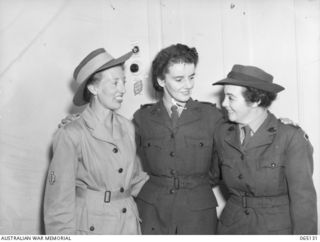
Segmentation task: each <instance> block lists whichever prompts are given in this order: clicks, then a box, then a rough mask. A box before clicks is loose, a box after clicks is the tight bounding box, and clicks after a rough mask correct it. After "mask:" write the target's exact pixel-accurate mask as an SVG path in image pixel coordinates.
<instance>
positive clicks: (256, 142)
mask: <svg viewBox="0 0 320 242" xmlns="http://www.w3.org/2000/svg"><path fill="white" fill-rule="evenodd" d="M277 127H278V120H277V119H276V117H275V116H274V115H273V114H271V113H268V117H267V118H266V120H265V121H264V122H263V123H262V125H261V126H260V128H259V129H258V130H257V131H256V133H255V134H254V135H253V136H252V137H251V139H250V141H249V143H248V144H247V146H246V149H247V150H249V149H252V148H255V147H259V146H264V145H269V144H271V143H272V142H273V139H274V137H275V134H276V132H277Z"/></svg>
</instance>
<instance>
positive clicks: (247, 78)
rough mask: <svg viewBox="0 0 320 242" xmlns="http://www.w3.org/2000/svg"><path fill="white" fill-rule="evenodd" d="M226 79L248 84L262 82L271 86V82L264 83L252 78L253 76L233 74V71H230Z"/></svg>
mask: <svg viewBox="0 0 320 242" xmlns="http://www.w3.org/2000/svg"><path fill="white" fill-rule="evenodd" d="M228 78H232V79H236V80H240V81H248V82H253V83H256V82H257V81H259V82H264V83H269V84H271V83H272V81H271V82H269V81H266V80H262V79H260V78H258V77H253V76H249V75H246V74H243V73H240V72H235V71H231V72H229V74H228Z"/></svg>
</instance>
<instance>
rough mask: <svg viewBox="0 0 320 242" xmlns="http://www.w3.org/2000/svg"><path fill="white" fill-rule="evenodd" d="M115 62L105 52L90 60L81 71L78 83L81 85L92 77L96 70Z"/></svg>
mask: <svg viewBox="0 0 320 242" xmlns="http://www.w3.org/2000/svg"><path fill="white" fill-rule="evenodd" d="M111 60H113V58H111V57H110V56H109V55H108V54H107V53H105V52H103V53H101V54H99V55H97V56H96V57H94V58H93V59H92V60H90V61H89V62H88V63H87V64H86V65H85V66H84V67H82V69H81V70H80V71H79V73H78V76H77V82H78V83H79V84H81V83H82V82H83V81H84V80H86V79H87V78H88V77H89V76H91V75H92V74H93V73H94V72H95V71H96V70H98V69H99V68H100V67H101V66H102V65H104V64H106V63H108V62H110V61H111Z"/></svg>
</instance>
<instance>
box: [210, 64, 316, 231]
mask: <svg viewBox="0 0 320 242" xmlns="http://www.w3.org/2000/svg"><path fill="white" fill-rule="evenodd" d="M272 81H273V77H272V76H271V75H270V74H268V73H266V72H264V71H263V70H261V69H259V68H257V67H253V66H242V65H235V66H234V67H233V68H232V71H231V72H230V73H229V74H228V77H227V78H226V79H223V80H221V81H219V82H216V83H214V85H217V84H218V85H224V94H225V98H224V101H223V103H222V105H223V107H224V108H225V109H226V110H227V113H228V117H229V120H230V121H229V122H227V123H225V124H223V125H222V126H221V128H220V129H219V130H218V132H216V133H215V143H216V144H217V147H216V148H217V150H218V156H219V160H220V165H221V171H222V179H223V180H224V182H225V184H226V186H227V187H228V189H229V192H230V198H229V199H228V200H227V204H226V206H225V208H224V210H223V212H222V215H221V217H220V221H219V225H218V233H219V234H317V202H316V192H315V188H314V184H313V181H312V173H313V158H312V153H313V149H312V146H311V144H310V142H309V140H308V136H307V135H306V134H305V133H304V132H303V130H302V129H301V128H299V127H293V126H291V125H285V124H283V123H281V122H280V121H279V120H278V119H277V118H276V117H275V116H274V115H273V114H272V113H271V112H269V111H268V107H269V106H270V105H271V103H272V102H273V100H274V99H275V98H276V96H277V93H278V92H280V91H282V90H283V89H284V88H283V87H281V86H280V85H277V84H275V83H273V82H272Z"/></svg>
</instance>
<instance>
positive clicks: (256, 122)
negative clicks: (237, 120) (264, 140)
mask: <svg viewBox="0 0 320 242" xmlns="http://www.w3.org/2000/svg"><path fill="white" fill-rule="evenodd" d="M267 117H268V112H267V111H266V112H262V113H261V114H260V115H259V116H257V117H256V118H255V119H254V120H252V121H251V122H250V123H249V124H247V126H249V127H250V129H251V132H252V134H254V133H255V132H257V130H258V129H259V128H260V126H261V125H262V124H263V122H264V121H265V120H266V118H267ZM244 126H246V125H243V124H239V128H240V129H241V128H242V127H244Z"/></svg>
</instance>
